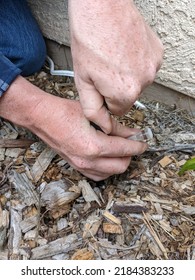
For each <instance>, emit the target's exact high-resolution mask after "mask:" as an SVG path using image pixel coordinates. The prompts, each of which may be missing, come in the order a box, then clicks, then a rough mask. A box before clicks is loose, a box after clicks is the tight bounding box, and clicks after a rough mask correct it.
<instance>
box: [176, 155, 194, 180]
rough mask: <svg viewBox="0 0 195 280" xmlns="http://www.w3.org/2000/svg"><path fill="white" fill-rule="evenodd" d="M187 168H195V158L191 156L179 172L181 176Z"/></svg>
mask: <svg viewBox="0 0 195 280" xmlns="http://www.w3.org/2000/svg"><path fill="white" fill-rule="evenodd" d="M187 170H195V158H191V159H189V160H187V161H186V162H185V163H184V165H183V166H182V167H181V169H180V170H179V172H178V174H179V176H182V175H183V174H184V172H185V171H187Z"/></svg>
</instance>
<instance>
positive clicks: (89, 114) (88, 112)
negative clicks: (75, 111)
mask: <svg viewBox="0 0 195 280" xmlns="http://www.w3.org/2000/svg"><path fill="white" fill-rule="evenodd" d="M84 115H85V117H86V118H87V119H88V120H91V121H94V120H96V119H97V117H98V115H97V112H96V111H95V109H84Z"/></svg>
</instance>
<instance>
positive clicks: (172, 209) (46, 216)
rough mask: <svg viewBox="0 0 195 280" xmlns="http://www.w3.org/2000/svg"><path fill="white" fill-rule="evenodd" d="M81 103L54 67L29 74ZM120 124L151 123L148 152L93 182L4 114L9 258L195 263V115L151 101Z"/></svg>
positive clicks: (4, 251)
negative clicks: (187, 167) (192, 162)
mask: <svg viewBox="0 0 195 280" xmlns="http://www.w3.org/2000/svg"><path fill="white" fill-rule="evenodd" d="M28 79H29V80H30V81H31V82H32V83H34V84H36V85H37V86H39V87H40V88H42V89H44V90H45V91H47V92H49V93H51V94H55V95H58V96H61V97H65V98H71V99H78V96H77V93H76V90H75V86H74V84H73V81H72V80H69V79H67V78H64V77H54V76H51V75H50V74H49V73H48V71H47V68H45V69H43V70H42V71H41V72H40V73H38V74H36V75H34V76H31V77H29V78H28ZM157 94H159V93H157ZM141 102H142V103H143V104H144V105H145V106H146V109H145V110H141V109H139V108H136V107H133V108H132V109H131V111H130V112H129V113H128V114H127V115H125V116H124V117H123V118H120V119H119V121H120V122H121V123H123V124H124V125H128V126H130V127H139V128H144V127H150V128H151V129H152V131H153V134H154V138H153V139H152V140H151V141H150V142H149V148H148V151H147V152H145V153H144V154H143V155H141V156H139V157H138V156H137V157H134V158H132V163H131V165H130V166H129V168H128V170H127V171H126V172H125V173H124V174H121V175H115V176H112V177H110V178H108V179H107V180H105V181H101V182H94V181H92V180H89V179H88V178H85V177H84V176H82V175H81V174H80V173H78V172H77V171H76V170H74V169H73V168H71V167H70V166H69V164H68V163H67V162H66V161H65V160H64V159H62V158H61V157H60V156H59V155H57V154H56V153H55V152H54V151H53V150H51V149H50V148H49V147H47V146H46V145H45V144H44V143H43V142H42V141H40V139H38V138H37V137H36V136H35V135H32V133H30V132H29V131H26V130H24V129H22V128H19V127H17V126H15V125H14V124H12V123H10V122H8V121H6V120H4V119H1V120H0V139H1V140H0V259H1V260H3V259H5V260H8V259H24V260H29V259H34V260H38V259H45V260H46V259H58V260H59V259H60V260H71V259H73V260H76V259H79V260H80V259H81V260H82V259H83V260H94V259H95V260H106V259H120V260H130V259H131V260H141V259H144V260H148V259H150V260H154V259H158V260H161V259H165V260H166V259H167V260H195V171H193V170H191V171H186V172H185V173H184V175H183V176H179V175H178V171H179V170H180V168H181V166H182V165H183V164H184V163H185V161H186V160H187V159H189V158H192V157H194V156H195V119H194V117H193V115H192V114H190V113H189V112H188V113H187V112H185V111H184V110H181V109H178V108H177V107H176V106H175V105H174V104H173V105H172V106H166V105H164V104H161V103H158V102H156V101H152V102H151V101H147V99H141Z"/></svg>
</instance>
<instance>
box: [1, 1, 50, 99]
mask: <svg viewBox="0 0 195 280" xmlns="http://www.w3.org/2000/svg"><path fill="white" fill-rule="evenodd" d="M45 56H46V47H45V42H44V39H43V36H42V34H41V31H40V29H39V27H38V25H37V23H36V21H35V19H34V18H33V16H32V14H31V11H30V9H29V7H28V5H27V3H26V1H25V0H0V96H1V95H2V94H3V93H4V92H5V91H6V90H7V89H8V87H9V85H10V84H11V83H12V81H13V80H14V79H15V78H16V77H17V76H18V75H22V76H29V75H31V74H33V73H35V72H37V71H38V70H40V68H41V67H42V66H43V64H44V61H45Z"/></svg>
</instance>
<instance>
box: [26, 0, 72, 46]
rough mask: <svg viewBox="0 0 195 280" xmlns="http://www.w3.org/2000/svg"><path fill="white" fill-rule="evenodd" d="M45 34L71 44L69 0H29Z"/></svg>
mask: <svg viewBox="0 0 195 280" xmlns="http://www.w3.org/2000/svg"><path fill="white" fill-rule="evenodd" d="M27 2H28V3H29V5H30V7H31V9H32V12H33V14H34V16H35V17H36V19H37V21H38V23H39V25H40V27H41V30H42V32H43V35H44V36H45V37H46V38H48V39H51V40H54V41H56V42H58V43H60V44H64V45H69V44H70V40H69V27H68V0H27Z"/></svg>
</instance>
